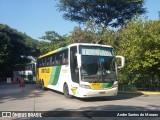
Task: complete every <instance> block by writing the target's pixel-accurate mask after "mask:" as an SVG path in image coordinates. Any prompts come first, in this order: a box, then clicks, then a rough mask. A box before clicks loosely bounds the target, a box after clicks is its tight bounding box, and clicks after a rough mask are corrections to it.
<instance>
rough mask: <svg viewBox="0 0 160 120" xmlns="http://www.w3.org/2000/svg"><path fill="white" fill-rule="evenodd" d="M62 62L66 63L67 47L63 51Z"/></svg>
mask: <svg viewBox="0 0 160 120" xmlns="http://www.w3.org/2000/svg"><path fill="white" fill-rule="evenodd" d="M62 64H68V49H67V50H65V51H64V52H63V58H62Z"/></svg>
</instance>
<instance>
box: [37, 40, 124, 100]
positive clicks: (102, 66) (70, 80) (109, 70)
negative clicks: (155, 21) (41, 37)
mask: <svg viewBox="0 0 160 120" xmlns="http://www.w3.org/2000/svg"><path fill="white" fill-rule="evenodd" d="M116 58H120V60H121V66H117V63H116ZM124 60H125V59H124V57H123V56H115V54H114V50H113V48H112V47H111V46H107V45H100V44H90V43H74V44H70V45H68V46H66V47H62V48H59V49H57V50H54V51H51V52H49V53H47V54H44V55H42V56H39V57H38V59H37V70H36V72H37V73H36V82H37V84H39V85H40V86H41V87H42V89H43V90H44V89H46V88H48V89H53V90H56V91H59V92H62V93H63V94H64V96H65V97H66V98H71V97H72V96H75V97H79V98H87V97H99V96H114V95H117V91H118V77H117V76H118V74H117V68H122V67H124Z"/></svg>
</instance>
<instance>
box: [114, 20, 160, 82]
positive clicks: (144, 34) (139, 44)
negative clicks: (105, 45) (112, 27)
mask: <svg viewBox="0 0 160 120" xmlns="http://www.w3.org/2000/svg"><path fill="white" fill-rule="evenodd" d="M116 39H117V40H119V50H118V51H117V53H118V54H120V55H123V56H125V58H126V66H125V68H124V69H123V70H122V71H123V73H121V74H120V76H121V80H124V81H127V82H129V83H130V84H131V83H135V82H137V81H139V82H140V81H145V82H144V83H143V84H145V83H148V82H150V81H157V80H158V79H160V74H159V73H160V20H158V21H142V20H141V19H133V20H132V21H131V22H129V23H128V24H126V26H125V28H124V29H122V30H121V31H119V33H117V38H116ZM159 84H160V82H159Z"/></svg>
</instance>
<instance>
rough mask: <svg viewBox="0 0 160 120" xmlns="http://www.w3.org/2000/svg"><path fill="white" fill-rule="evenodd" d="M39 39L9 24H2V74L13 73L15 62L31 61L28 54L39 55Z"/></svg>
mask: <svg viewBox="0 0 160 120" xmlns="http://www.w3.org/2000/svg"><path fill="white" fill-rule="evenodd" d="M36 46H37V41H36V40H33V39H32V38H30V37H29V36H27V35H26V34H23V33H21V32H18V31H17V30H15V29H12V28H10V27H9V26H7V25H3V24H0V47H1V49H0V68H3V70H2V69H1V70H0V76H7V75H12V67H13V66H14V65H15V64H21V63H26V62H29V61H30V59H28V58H27V57H28V56H33V57H37V56H38V55H39V54H40V52H39V50H38V49H37V48H36Z"/></svg>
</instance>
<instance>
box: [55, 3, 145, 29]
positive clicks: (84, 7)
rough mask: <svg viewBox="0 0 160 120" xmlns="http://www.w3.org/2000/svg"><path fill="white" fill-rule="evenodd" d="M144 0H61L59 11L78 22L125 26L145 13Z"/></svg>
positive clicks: (105, 25) (104, 26) (67, 18)
mask: <svg viewBox="0 0 160 120" xmlns="http://www.w3.org/2000/svg"><path fill="white" fill-rule="evenodd" d="M143 3H144V0H60V1H59V4H58V8H59V11H62V12H64V18H65V19H66V20H70V21H76V22H78V23H86V22H87V21H90V20H91V21H93V22H94V23H95V24H97V25H101V26H103V28H107V26H112V27H117V26H123V25H124V23H125V22H126V21H127V20H130V19H131V18H133V17H134V16H135V15H136V14H139V15H141V14H144V13H145V8H143Z"/></svg>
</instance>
